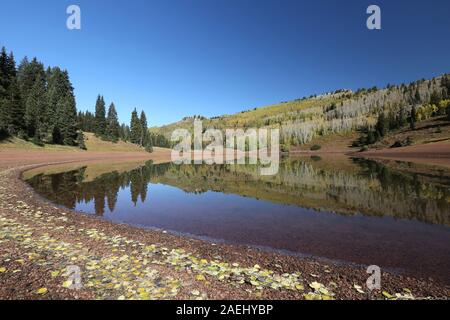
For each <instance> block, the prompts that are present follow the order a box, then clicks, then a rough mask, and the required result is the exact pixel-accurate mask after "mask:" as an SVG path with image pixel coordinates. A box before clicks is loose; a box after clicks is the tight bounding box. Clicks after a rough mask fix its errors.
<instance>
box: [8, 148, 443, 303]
mask: <svg viewBox="0 0 450 320" xmlns="http://www.w3.org/2000/svg"><path fill="white" fill-rule="evenodd" d="M169 155H170V154H169V152H168V151H158V152H155V153H153V154H147V153H117V152H110V153H99V152H97V153H96V152H64V151H63V152H42V151H0V299H94V298H101V299H123V298H125V299H135V298H137V299H199V298H202V299H304V298H308V299H311V298H315V299H319V298H323V299H325V298H334V299H367V298H368V297H369V296H368V295H367V294H366V293H359V292H358V291H357V289H356V288H359V287H356V288H355V285H357V286H361V288H362V289H363V290H364V291H366V292H367V289H366V287H365V283H366V280H367V278H368V276H369V275H368V274H367V273H366V268H365V267H361V266H359V267H358V266H346V265H338V264H335V263H332V262H323V261H321V260H315V259H306V258H298V257H292V256H287V255H283V254H278V253H269V252H265V251H261V250H258V249H254V248H249V247H246V246H239V245H226V244H213V243H209V242H206V241H201V240H196V239H190V238H187V237H182V236H177V235H172V234H169V233H166V232H164V231H158V230H148V229H140V228H136V227H132V226H127V225H121V224H114V223H112V222H109V221H106V220H102V219H99V218H95V217H92V216H87V215H83V214H80V213H77V212H73V211H71V210H67V209H64V208H60V207H56V206H54V205H53V204H51V203H49V202H47V201H45V200H44V199H42V198H40V197H39V196H37V195H36V194H35V193H34V192H33V191H32V190H31V188H30V187H29V186H28V185H27V184H26V183H25V182H23V181H22V180H21V179H20V176H21V173H22V172H23V171H25V170H28V169H31V168H34V167H38V166H43V165H47V164H56V163H64V162H78V161H96V162H99V161H106V160H108V161H111V160H117V161H128V160H141V159H142V160H145V159H148V160H150V159H151V160H153V161H155V162H163V161H167V160H168V159H169ZM67 265H78V266H80V268H81V272H82V278H83V282H82V283H83V284H85V285H83V287H82V288H81V289H79V290H74V289H70V288H67V279H66V275H64V274H63V273H62V270H64V268H65V267H67ZM143 279H144V280H143ZM381 285H382V287H381V290H375V291H374V292H372V295H371V298H375V299H377V298H379V299H383V298H386V297H389V294H390V295H392V296H394V297H395V294H399V295H398V297H400V298H402V297H412V296H413V297H415V298H424V297H433V298H444V299H445V298H448V297H450V287H449V286H447V285H445V284H442V283H438V282H436V281H434V280H433V279H419V278H415V277H411V276H405V275H398V274H392V273H388V272H382V280H381ZM39 289H41V290H39ZM44 289H45V290H44ZM383 291H385V293H384V294H382V292H383ZM409 292H411V293H412V295H410V294H409Z"/></svg>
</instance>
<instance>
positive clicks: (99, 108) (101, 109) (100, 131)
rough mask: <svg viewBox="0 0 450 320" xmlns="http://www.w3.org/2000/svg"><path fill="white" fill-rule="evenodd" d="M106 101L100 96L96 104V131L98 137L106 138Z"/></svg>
mask: <svg viewBox="0 0 450 320" xmlns="http://www.w3.org/2000/svg"><path fill="white" fill-rule="evenodd" d="M105 114H106V111H105V100H103V96H100V95H98V97H97V102H96V103H95V131H94V133H95V134H96V135H98V136H104V135H105V132H106V118H105Z"/></svg>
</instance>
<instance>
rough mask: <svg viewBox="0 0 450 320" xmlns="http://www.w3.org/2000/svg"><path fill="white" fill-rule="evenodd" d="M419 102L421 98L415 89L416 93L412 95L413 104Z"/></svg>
mask: <svg viewBox="0 0 450 320" xmlns="http://www.w3.org/2000/svg"><path fill="white" fill-rule="evenodd" d="M421 101H422V98H421V97H420V92H419V89H416V93H415V95H414V102H415V103H420V102H421Z"/></svg>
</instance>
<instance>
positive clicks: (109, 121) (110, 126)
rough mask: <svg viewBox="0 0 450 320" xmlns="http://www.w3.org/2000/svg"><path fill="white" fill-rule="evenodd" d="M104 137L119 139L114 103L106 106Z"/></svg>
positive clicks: (114, 140)
mask: <svg viewBox="0 0 450 320" xmlns="http://www.w3.org/2000/svg"><path fill="white" fill-rule="evenodd" d="M106 125H107V127H106V138H107V139H109V140H111V141H113V142H117V141H118V140H119V126H120V125H119V119H118V117H117V112H116V107H115V106H114V103H111V105H110V106H109V108H108V117H107V118H106Z"/></svg>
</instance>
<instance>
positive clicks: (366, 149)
mask: <svg viewBox="0 0 450 320" xmlns="http://www.w3.org/2000/svg"><path fill="white" fill-rule="evenodd" d="M359 151H360V152H364V151H369V147H368V146H363V147H362V148H361V149H360V150H359Z"/></svg>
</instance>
